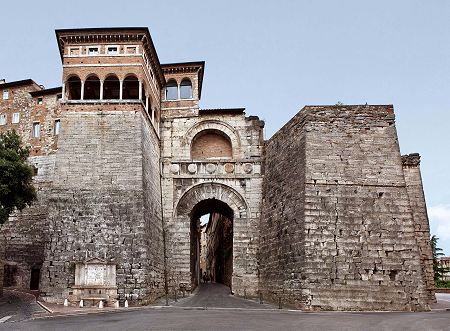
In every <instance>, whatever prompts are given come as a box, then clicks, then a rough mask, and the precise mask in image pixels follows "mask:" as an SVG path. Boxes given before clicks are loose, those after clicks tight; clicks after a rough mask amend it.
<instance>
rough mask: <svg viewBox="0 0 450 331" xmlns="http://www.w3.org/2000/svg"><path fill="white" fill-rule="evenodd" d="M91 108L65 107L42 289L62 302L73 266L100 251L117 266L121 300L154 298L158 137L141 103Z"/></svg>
mask: <svg viewBox="0 0 450 331" xmlns="http://www.w3.org/2000/svg"><path fill="white" fill-rule="evenodd" d="M96 107H97V106H95V105H85V106H83V109H82V110H81V109H80V107H79V106H75V105H66V106H65V108H64V110H63V112H62V119H61V121H62V129H61V139H60V144H59V149H58V152H57V153H56V161H55V172H54V182H53V185H52V189H51V194H50V197H49V232H50V233H51V234H52V235H51V236H50V238H49V241H48V242H47V246H46V256H45V260H44V264H43V272H42V276H41V291H42V292H41V294H42V296H43V298H44V299H45V300H47V301H52V302H55V301H56V302H60V301H62V300H63V299H64V298H66V297H68V296H69V295H70V294H71V292H72V290H71V286H72V285H73V284H74V264H75V263H76V262H79V261H84V260H86V259H87V258H93V257H98V258H102V259H105V260H107V261H108V262H113V263H116V264H117V275H116V276H117V286H118V294H119V299H120V300H124V299H125V295H130V296H131V298H132V300H134V301H135V302H144V301H148V300H153V299H155V298H156V297H158V296H159V295H161V289H162V286H161V284H162V281H161V279H162V274H161V269H162V265H161V256H162V250H161V240H160V239H159V233H158V232H160V229H161V216H160V215H159V214H158V206H159V205H160V194H159V191H158V190H154V188H155V187H157V185H158V183H159V174H160V172H159V155H158V141H157V137H156V134H155V132H154V131H153V129H152V128H151V127H150V125H149V123H148V118H146V115H145V113H144V111H143V109H142V108H139V107H140V106H139V105H121V110H113V109H108V108H107V107H102V110H99V109H96ZM105 110H106V111H105ZM144 153H145V155H144ZM153 158H156V161H155V160H153ZM144 160H146V161H149V162H147V163H146V164H145V165H144Z"/></svg>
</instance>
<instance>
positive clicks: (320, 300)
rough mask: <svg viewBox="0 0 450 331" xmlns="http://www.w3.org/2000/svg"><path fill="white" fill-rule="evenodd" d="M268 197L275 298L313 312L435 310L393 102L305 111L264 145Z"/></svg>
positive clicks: (269, 272) (267, 273)
mask: <svg viewBox="0 0 450 331" xmlns="http://www.w3.org/2000/svg"><path fill="white" fill-rule="evenodd" d="M284 146H286V147H284ZM291 146H296V147H291ZM302 168H303V169H304V170H303V171H302V170H300V169H302ZM286 183H291V185H287V184H286ZM263 196H264V203H263V211H262V219H261V229H260V232H261V247H260V251H261V261H265V260H266V259H267V258H269V261H270V263H265V264H261V287H262V290H263V292H265V293H266V294H267V295H268V296H277V297H278V296H281V297H282V298H283V300H284V301H285V302H287V303H289V304H292V305H294V306H297V307H301V308H306V309H334V310H424V309H428V304H429V292H428V290H427V288H426V284H425V276H424V274H423V272H422V267H421V259H420V253H419V245H418V242H417V240H416V230H415V222H414V219H413V214H412V210H411V205H410V201H409V197H408V192H407V189H406V184H405V175H404V173H403V168H402V162H401V157H400V151H399V147H398V142H397V135H396V130H395V125H394V114H393V109H392V106H331V107H326V106H323V107H305V108H304V109H303V110H302V111H301V112H300V113H299V114H298V115H297V116H295V117H294V119H293V120H291V121H290V122H289V123H288V124H287V125H286V126H285V127H283V128H282V129H281V130H280V132H279V133H277V134H275V136H274V137H273V138H272V139H270V140H269V142H268V143H267V150H266V177H265V182H264V193H263ZM303 201H304V204H303ZM265 236H267V238H265ZM277 254H278V256H280V257H284V258H281V259H277V258H270V256H277ZM279 269H281V270H283V272H282V274H281V275H280V278H277V277H276V275H277V274H279V273H280V271H279Z"/></svg>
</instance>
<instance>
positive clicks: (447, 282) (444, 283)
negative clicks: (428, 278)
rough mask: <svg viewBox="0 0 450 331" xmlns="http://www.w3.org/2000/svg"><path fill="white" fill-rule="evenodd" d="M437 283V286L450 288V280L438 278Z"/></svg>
mask: <svg viewBox="0 0 450 331" xmlns="http://www.w3.org/2000/svg"><path fill="white" fill-rule="evenodd" d="M435 284H436V287H437V288H450V280H437V281H435Z"/></svg>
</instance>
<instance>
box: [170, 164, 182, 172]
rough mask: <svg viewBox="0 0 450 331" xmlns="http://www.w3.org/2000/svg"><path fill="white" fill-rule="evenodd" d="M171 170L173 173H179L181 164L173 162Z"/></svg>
mask: <svg viewBox="0 0 450 331" xmlns="http://www.w3.org/2000/svg"><path fill="white" fill-rule="evenodd" d="M170 171H171V172H172V173H173V174H176V173H178V172H179V171H180V166H179V165H178V164H172V165H171V166H170Z"/></svg>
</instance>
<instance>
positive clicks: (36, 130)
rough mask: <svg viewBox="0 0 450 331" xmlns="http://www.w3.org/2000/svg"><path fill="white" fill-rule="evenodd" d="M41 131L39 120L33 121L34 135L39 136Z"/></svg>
mask: <svg viewBox="0 0 450 331" xmlns="http://www.w3.org/2000/svg"><path fill="white" fill-rule="evenodd" d="M40 133H41V124H40V123H39V122H35V123H33V137H34V138H37V137H39V135H40Z"/></svg>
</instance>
